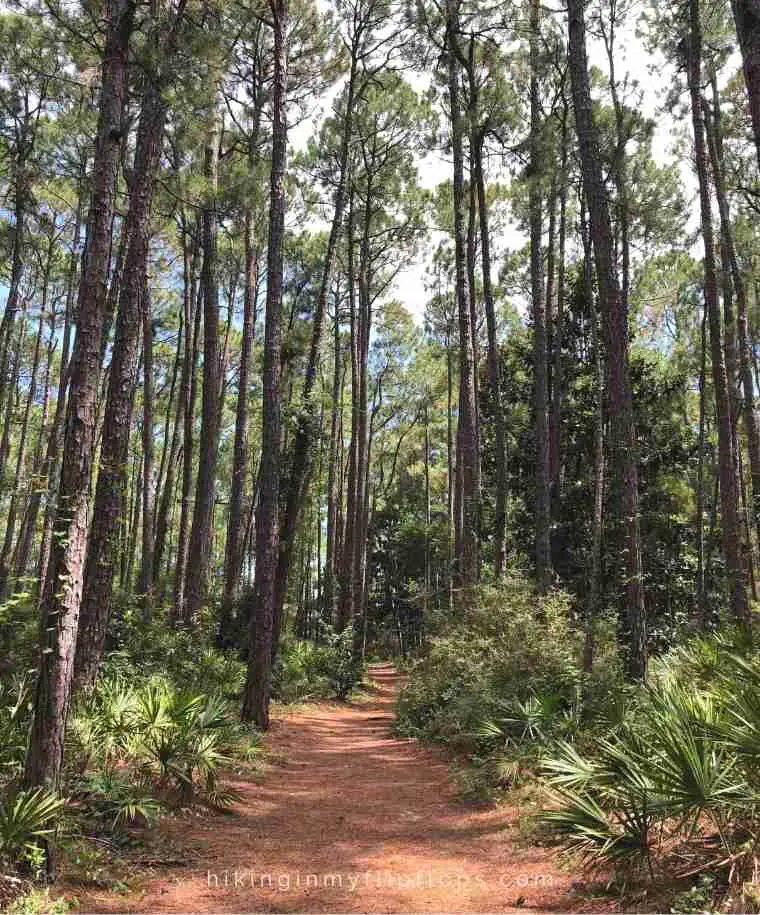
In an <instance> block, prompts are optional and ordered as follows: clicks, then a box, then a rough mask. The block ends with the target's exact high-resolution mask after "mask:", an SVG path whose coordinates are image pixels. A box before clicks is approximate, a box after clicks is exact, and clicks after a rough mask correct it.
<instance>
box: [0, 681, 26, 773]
mask: <svg viewBox="0 0 760 915" xmlns="http://www.w3.org/2000/svg"><path fill="white" fill-rule="evenodd" d="M31 713H32V685H31V680H30V678H29V677H28V676H27V675H25V676H22V677H17V678H16V679H14V680H13V681H11V682H0V779H2V781H3V782H8V781H12V780H13V779H16V778H18V777H19V776H20V775H21V771H22V768H23V765H24V754H25V752H26V737H27V730H28V727H29V721H30V718H31Z"/></svg>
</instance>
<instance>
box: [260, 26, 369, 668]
mask: <svg viewBox="0 0 760 915" xmlns="http://www.w3.org/2000/svg"><path fill="white" fill-rule="evenodd" d="M361 34H362V33H361V31H359V30H357V33H356V34H355V36H354V40H353V43H352V47H351V66H350V71H349V75H348V84H347V87H346V103H345V110H344V112H343V123H342V126H341V130H342V133H341V141H340V151H339V156H338V185H337V187H336V189H335V198H334V204H333V218H332V224H331V226H330V235H329V237H328V239H327V250H326V252H325V260H324V266H323V269H322V278H321V280H320V285H319V293H318V296H317V305H316V308H315V311H314V320H313V323H312V335H311V344H310V347H309V361H308V363H307V367H306V374H305V376H304V383H303V392H302V398H301V399H302V407H301V410H300V412H299V416H298V423H297V427H296V431H295V435H294V437H293V443H292V446H291V448H290V461H289V462H288V463H289V466H290V473H289V476H288V479H287V482H286V485H285V499H284V505H285V511H284V513H283V516H282V529H281V532H280V556H279V562H278V568H277V582H276V585H275V618H274V644H273V650H274V651H276V650H277V645H278V643H279V638H280V629H281V627H282V615H283V609H284V604H285V596H286V594H287V588H288V573H289V568H290V560H291V556H292V552H293V545H294V543H295V536H296V531H297V529H298V518H299V514H300V511H301V506H302V505H303V503H304V501H305V496H306V489H307V487H308V483H309V478H310V475H311V469H312V464H313V455H314V450H315V441H316V433H317V428H318V427H317V420H318V416H319V414H318V411H317V409H316V403H315V394H316V390H315V384H316V379H317V370H318V368H319V362H320V355H321V347H322V335H323V332H324V325H325V316H326V314H327V301H328V297H329V294H330V286H331V284H332V277H333V271H334V268H335V260H336V255H337V251H338V243H339V241H340V237H341V234H342V232H343V216H344V212H345V207H346V200H347V196H348V195H347V184H348V169H349V150H350V146H351V138H352V135H353V116H354V100H355V94H356V88H357V85H356V84H357V66H358V43H359V42H360V41H361Z"/></svg>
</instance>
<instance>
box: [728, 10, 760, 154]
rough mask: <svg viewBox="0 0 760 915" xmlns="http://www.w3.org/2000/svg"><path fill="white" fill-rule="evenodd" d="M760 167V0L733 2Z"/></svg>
mask: <svg viewBox="0 0 760 915" xmlns="http://www.w3.org/2000/svg"><path fill="white" fill-rule="evenodd" d="M731 7H732V9H733V12H734V22H735V23H736V34H737V36H738V38H739V47H740V48H741V52H742V61H743V65H744V81H745V83H746V84H747V94H748V96H749V111H750V116H751V118H752V131H753V133H754V137H755V148H756V151H757V161H758V165H760V0H731Z"/></svg>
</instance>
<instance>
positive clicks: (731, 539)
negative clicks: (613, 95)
mask: <svg viewBox="0 0 760 915" xmlns="http://www.w3.org/2000/svg"><path fill="white" fill-rule="evenodd" d="M687 51H688V59H687V65H688V81H689V93H690V97H691V117H692V127H693V131H694V155H695V162H696V168H697V178H698V181H699V203H700V218H701V226H702V240H703V242H704V248H705V255H704V272H705V284H704V296H705V303H706V307H707V312H708V321H709V328H710V351H711V355H712V374H713V387H714V389H715V402H716V408H717V413H718V465H719V473H720V499H721V515H722V517H721V528H722V532H723V552H724V556H725V561H726V577H727V580H728V587H729V593H730V599H731V608H732V612H733V616H734V619H735V620H736V622H737V624H738V625H739V626H741V627H742V628H744V629H745V630H747V631H749V630H750V611H749V603H748V601H747V593H746V588H745V583H744V571H743V569H742V558H741V545H740V536H739V498H738V495H739V494H738V483H737V479H736V462H735V457H734V453H733V447H732V429H731V407H730V397H729V390H728V378H727V375H726V363H725V358H724V351H723V344H722V339H721V321H720V305H719V301H718V280H717V270H716V265H715V236H714V231H713V216H712V204H711V201H710V183H709V172H708V164H707V155H708V154H707V149H706V143H705V126H704V120H703V113H702V98H701V83H702V21H701V11H700V6H699V0H689V38H688V41H687Z"/></svg>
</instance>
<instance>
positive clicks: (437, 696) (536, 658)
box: [399, 578, 580, 753]
mask: <svg viewBox="0 0 760 915" xmlns="http://www.w3.org/2000/svg"><path fill="white" fill-rule="evenodd" d="M569 616H570V604H569V599H568V597H567V596H566V595H564V594H563V593H561V592H555V593H553V594H551V595H549V596H547V597H545V598H543V599H541V600H540V601H539V600H538V599H537V598H536V596H535V593H534V592H533V589H532V588H531V586H530V584H529V583H528V582H526V581H523V580H521V579H518V578H514V579H509V580H508V581H506V582H505V583H504V584H503V585H502V586H500V587H499V588H481V589H479V590H478V592H477V600H476V601H475V602H474V604H473V606H470V607H469V608H466V609H462V610H458V611H457V613H456V616H455V617H453V618H446V619H443V620H441V621H439V622H438V629H439V631H440V633H441V634H439V635H437V636H435V637H434V638H433V640H432V643H431V645H430V650H429V652H428V654H427V655H426V656H425V657H424V658H422V659H421V660H420V661H418V662H417V663H416V664H415V665H413V667H412V669H411V673H410V679H409V682H408V684H407V685H406V686H405V687H404V689H403V690H402V692H401V695H400V699H399V728H400V731H401V732H402V733H404V734H407V735H411V736H419V737H423V738H426V739H435V740H444V741H447V742H450V743H452V744H454V745H455V746H457V747H459V748H461V749H463V750H466V751H469V752H473V753H474V752H478V751H480V750H482V749H483V746H484V742H485V743H491V744H493V743H494V740H496V741H498V739H499V736H500V735H499V734H497V733H492V734H491V735H486V734H484V723H485V722H499V721H500V720H502V719H504V718H505V717H508V716H509V715H511V714H513V713H514V712H515V710H516V709H517V708H518V707H519V703H536V702H539V703H540V702H544V701H549V697H552V699H551V702H552V703H553V704H554V706H555V707H556V710H557V711H559V710H561V709H568V708H570V707H571V705H572V704H573V702H574V701H575V700H576V698H577V696H578V690H579V684H580V670H579V666H578V657H579V646H578V642H577V640H576V639H575V638H574V637H572V636H571V635H570V619H569ZM526 708H527V707H524V710H526ZM505 713H506V714H505ZM501 736H506V735H501Z"/></svg>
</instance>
